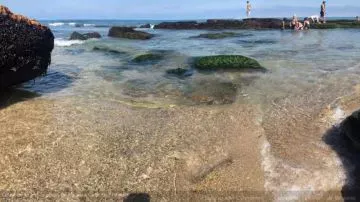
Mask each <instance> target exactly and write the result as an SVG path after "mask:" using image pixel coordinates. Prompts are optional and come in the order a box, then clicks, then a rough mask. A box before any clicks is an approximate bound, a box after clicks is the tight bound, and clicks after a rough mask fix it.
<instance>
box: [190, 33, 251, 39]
mask: <svg viewBox="0 0 360 202" xmlns="http://www.w3.org/2000/svg"><path fill="white" fill-rule="evenodd" d="M247 36H251V34H245V33H241V34H240V33H239V34H238V33H234V32H218V33H205V34H200V35H198V36H195V37H191V38H204V39H224V38H231V37H247Z"/></svg>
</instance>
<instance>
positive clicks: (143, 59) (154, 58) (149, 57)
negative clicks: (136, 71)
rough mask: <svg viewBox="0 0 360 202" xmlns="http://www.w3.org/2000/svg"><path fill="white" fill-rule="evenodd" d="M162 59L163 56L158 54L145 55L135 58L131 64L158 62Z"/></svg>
mask: <svg viewBox="0 0 360 202" xmlns="http://www.w3.org/2000/svg"><path fill="white" fill-rule="evenodd" d="M163 58H164V55H162V54H159V53H146V54H143V55H138V56H136V57H135V58H134V59H133V60H132V62H136V63H142V62H156V61H159V60H162V59H163Z"/></svg>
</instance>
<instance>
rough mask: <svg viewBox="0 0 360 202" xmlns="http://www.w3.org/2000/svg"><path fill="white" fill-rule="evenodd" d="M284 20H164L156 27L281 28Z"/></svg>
mask: <svg viewBox="0 0 360 202" xmlns="http://www.w3.org/2000/svg"><path fill="white" fill-rule="evenodd" d="M281 23H282V20H280V19H275V18H249V19H244V20H221V19H219V20H216V19H213V20H207V21H206V22H197V21H180V22H163V23H160V24H158V25H155V27H154V28H155V29H280V28H281Z"/></svg>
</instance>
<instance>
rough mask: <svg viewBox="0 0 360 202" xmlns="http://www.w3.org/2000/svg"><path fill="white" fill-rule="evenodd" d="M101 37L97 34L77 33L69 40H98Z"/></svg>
mask: <svg viewBox="0 0 360 202" xmlns="http://www.w3.org/2000/svg"><path fill="white" fill-rule="evenodd" d="M99 38H101V35H100V34H99V33H98V32H90V33H85V34H80V33H79V32H73V33H72V34H71V36H70V40H82V41H83V40H88V39H99Z"/></svg>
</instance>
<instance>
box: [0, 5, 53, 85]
mask: <svg viewBox="0 0 360 202" xmlns="http://www.w3.org/2000/svg"><path fill="white" fill-rule="evenodd" d="M0 43H1V46H0V88H5V87H9V86H12V85H16V84H20V83H23V82H26V81H29V80H32V79H34V78H36V77H38V76H41V75H43V74H44V73H46V71H47V68H48V66H49V64H50V62H51V51H52V50H53V48H54V35H53V34H52V32H51V31H50V29H49V28H47V27H45V26H42V25H41V24H40V23H38V22H37V21H35V20H30V19H28V18H26V17H24V16H22V15H16V14H13V13H12V12H11V11H10V10H9V9H8V8H6V7H4V6H0Z"/></svg>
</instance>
